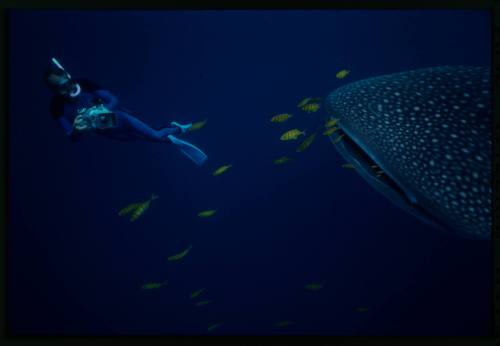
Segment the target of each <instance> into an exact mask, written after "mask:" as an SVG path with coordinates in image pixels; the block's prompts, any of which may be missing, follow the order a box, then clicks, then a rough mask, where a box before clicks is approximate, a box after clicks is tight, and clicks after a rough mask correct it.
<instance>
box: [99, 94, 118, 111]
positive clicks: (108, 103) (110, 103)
mask: <svg viewBox="0 0 500 346" xmlns="http://www.w3.org/2000/svg"><path fill="white" fill-rule="evenodd" d="M94 94H95V95H96V96H97V98H98V99H100V101H102V103H103V104H104V106H105V107H106V108H107V109H109V110H113V109H115V108H116V107H117V106H118V98H117V97H116V96H115V95H113V94H112V93H111V92H109V91H108V90H104V89H100V90H96V91H95V92H94Z"/></svg>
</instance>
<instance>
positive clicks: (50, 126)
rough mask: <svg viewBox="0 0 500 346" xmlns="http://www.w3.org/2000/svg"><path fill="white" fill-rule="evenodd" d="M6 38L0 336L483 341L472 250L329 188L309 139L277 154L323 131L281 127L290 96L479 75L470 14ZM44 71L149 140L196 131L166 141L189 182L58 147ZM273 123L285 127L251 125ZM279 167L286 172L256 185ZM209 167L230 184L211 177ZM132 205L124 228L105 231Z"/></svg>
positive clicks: (89, 28)
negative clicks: (157, 284) (177, 142)
mask: <svg viewBox="0 0 500 346" xmlns="http://www.w3.org/2000/svg"><path fill="white" fill-rule="evenodd" d="M9 20H10V24H9V29H10V60H9V63H10V68H9V72H10V78H11V79H10V88H9V91H10V99H9V100H10V114H9V115H8V118H9V123H10V128H9V136H10V140H9V145H10V147H9V154H10V160H9V163H10V171H9V179H10V180H9V187H10V200H9V201H10V204H9V208H10V209H9V217H10V219H9V224H10V229H9V234H8V322H9V330H10V332H11V333H12V334H15V335H26V334H27V335H46V334H71V335H74V334H76V335H108V334H114V335H116V334H141V335H152V334H154V335H171V334H200V333H207V331H206V330H207V327H208V326H209V325H211V324H214V323H218V322H224V325H223V326H221V327H220V328H218V329H216V330H214V331H213V332H212V333H213V334H329V335H353V334H354V335H486V334H488V333H491V316H492V314H491V310H490V309H491V304H492V302H491V278H490V272H491V251H490V250H491V248H490V247H491V245H490V242H488V241H471V240H466V239H461V238H457V237H454V236H451V235H449V234H446V233H444V232H440V231H439V230H436V229H433V228H431V227H429V226H427V225H425V224H423V223H421V222H420V221H419V220H417V219H415V218H414V217H412V216H410V215H408V214H406V213H404V212H403V211H401V210H400V209H398V208H397V207H396V206H394V205H392V204H391V203H390V202H389V201H388V200H386V199H385V197H383V196H382V195H380V194H379V193H377V192H376V191H375V190H373V189H372V188H371V187H370V186H369V185H368V184H367V183H366V182H365V181H363V180H362V178H361V177H360V176H359V175H357V174H356V172H354V171H351V170H345V169H342V168H341V164H342V163H344V161H343V160H342V158H341V157H340V154H339V153H337V152H336V150H335V149H334V147H333V145H332V144H331V143H330V142H329V141H328V139H327V137H325V136H319V137H318V138H317V139H316V141H315V142H314V143H313V144H312V145H311V147H310V148H309V149H308V150H307V151H305V152H304V153H295V149H296V146H297V143H289V142H282V141H280V140H279V137H280V135H281V134H282V133H283V132H284V131H285V130H287V129H289V128H292V127H298V128H303V129H306V132H309V133H311V131H314V130H315V129H316V127H317V126H319V125H320V124H321V123H322V122H323V120H324V118H325V117H326V114H325V111H324V109H320V110H319V111H318V112H317V113H312V114H306V113H304V112H302V111H300V110H299V109H298V108H297V107H296V104H297V103H298V102H299V101H300V100H301V99H302V98H304V97H307V96H318V97H326V95H327V94H328V93H329V92H331V91H333V90H334V89H335V88H337V87H339V86H342V85H345V84H346V83H349V82H352V81H356V80H360V79H363V78H368V77H373V76H378V75H382V74H388V73H393V72H400V71H405V70H411V69H416V68H422V67H432V66H439V65H490V54H491V52H490V40H491V36H490V17H489V14H488V13H487V12H482V11H333V10H332V11H205V12H203V11H199V12H198V11H172V12H166V11H165V12H160V11H155V12H153V11H151V12H128V11H108V12H106V11H102V12H93V11H78V12H72V11H64V12H59V11H21V10H17V11H12V12H10V16H9ZM53 56H55V57H57V58H58V59H59V60H60V61H61V63H62V64H63V65H64V66H65V67H66V68H67V69H68V70H69V71H70V73H71V74H72V75H73V76H74V77H83V78H88V79H91V80H93V81H95V82H98V83H100V84H101V85H104V86H105V87H107V88H108V89H110V90H111V91H112V92H114V93H115V94H116V95H117V96H118V97H119V98H120V99H121V102H122V103H123V105H125V106H126V107H127V108H129V109H131V110H133V111H134V113H135V114H137V116H138V117H140V118H141V119H142V120H144V121H145V122H147V123H149V124H151V125H152V126H158V125H162V124H165V123H166V122H170V121H171V120H177V121H179V122H190V121H199V120H203V119H205V118H207V119H208V122H207V124H206V126H205V127H204V128H203V129H202V130H200V131H198V132H192V133H190V134H188V135H186V136H184V138H185V139H186V140H189V141H192V142H193V143H194V144H196V145H197V146H199V147H200V148H202V149H203V150H204V151H205V152H206V153H207V154H208V156H209V160H208V161H207V163H206V165H205V166H203V167H201V168H198V167H196V166H195V165H194V164H193V163H192V162H190V161H189V160H188V159H186V158H185V157H183V156H182V155H181V154H180V153H179V152H177V151H176V149H175V148H174V147H173V146H169V145H165V144H156V143H121V142H112V141H109V140H106V139H104V138H96V137H91V138H88V140H86V141H83V142H80V143H70V142H69V141H68V139H67V138H66V137H65V135H64V133H63V132H62V131H61V130H60V129H59V128H58V127H57V124H56V122H55V121H54V120H53V119H51V117H50V116H49V113H48V103H49V99H50V96H51V94H50V91H49V90H48V89H47V88H46V87H45V85H44V84H43V82H42V79H41V76H42V73H43V70H44V68H45V67H46V66H48V63H49V61H50V58H51V57H53ZM344 68H346V69H349V70H351V74H350V75H349V76H348V77H346V78H345V79H343V80H340V79H337V78H335V74H336V73H337V72H338V71H339V70H340V69H344ZM285 112H288V113H293V114H294V117H293V118H292V119H291V120H289V122H288V123H284V124H273V123H271V122H270V121H269V119H270V117H271V116H272V115H274V114H277V113H285ZM285 154H286V155H290V156H292V157H294V158H295V161H294V162H292V163H290V164H288V165H283V166H276V165H274V164H273V160H274V159H275V158H277V157H279V156H282V155H285ZM223 164H232V165H233V167H232V168H231V169H230V170H229V171H228V172H227V173H225V174H223V175H221V176H217V177H214V176H212V172H213V171H214V170H215V169H216V168H217V167H219V166H221V165H223ZM152 193H156V194H158V195H159V199H158V200H156V201H153V202H152V204H151V207H150V209H149V210H147V211H146V212H145V213H144V215H143V216H142V217H141V218H140V219H138V220H137V221H136V222H135V223H131V222H130V221H128V219H126V218H124V217H119V216H118V215H117V212H118V210H120V209H121V208H123V207H124V206H126V205H128V204H130V203H134V202H141V201H144V200H146V199H148V198H149V197H150V195H151V194H152ZM216 208H218V213H217V214H216V215H215V216H213V217H212V218H208V219H201V218H199V217H197V213H198V212H199V211H201V210H205V209H216ZM189 245H193V248H192V250H191V252H189V254H188V255H187V256H186V257H185V258H184V259H182V260H181V261H178V262H169V261H167V258H168V257H169V256H171V255H173V254H175V253H179V252H181V251H182V250H184V249H185V248H187V247H188V246H189ZM164 280H168V285H167V286H164V287H162V288H160V289H158V290H152V291H145V290H142V289H141V286H142V285H143V284H144V283H146V282H150V281H164ZM308 283H322V284H323V285H324V288H323V289H321V290H319V291H316V292H311V291H308V290H306V289H305V288H304V286H305V285H306V284H308ZM203 287H205V288H206V291H205V292H204V293H203V294H202V295H201V296H200V298H199V299H198V300H203V299H212V300H213V302H212V303H211V304H209V305H207V306H204V307H196V306H194V303H193V300H192V299H190V298H189V294H190V293H191V292H193V291H195V290H197V289H199V288H203ZM356 307H367V308H369V310H368V311H367V312H364V313H361V312H357V311H355V310H354V309H355V308H356ZM281 320H291V321H293V322H294V324H292V325H290V326H287V327H283V328H279V327H275V326H274V323H276V322H277V321H281Z"/></svg>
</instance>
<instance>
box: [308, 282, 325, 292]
mask: <svg viewBox="0 0 500 346" xmlns="http://www.w3.org/2000/svg"><path fill="white" fill-rule="evenodd" d="M306 288H307V289H308V290H310V291H317V290H320V289H322V288H323V285H321V284H308V285H306Z"/></svg>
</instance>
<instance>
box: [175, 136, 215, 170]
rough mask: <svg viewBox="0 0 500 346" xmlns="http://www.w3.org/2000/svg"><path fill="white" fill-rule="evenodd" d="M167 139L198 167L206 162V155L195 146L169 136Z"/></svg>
mask: <svg viewBox="0 0 500 346" xmlns="http://www.w3.org/2000/svg"><path fill="white" fill-rule="evenodd" d="M168 138H169V139H170V140H171V141H172V143H173V144H175V145H176V146H177V148H179V150H180V151H181V152H182V153H183V154H184V155H186V156H187V157H189V158H190V159H191V160H193V161H194V163H196V164H197V165H198V166H201V165H202V164H203V163H205V161H206V160H207V158H208V157H207V155H205V153H204V152H203V151H201V150H200V149H198V148H197V147H196V146H194V145H193V144H191V143H188V142H186V141H183V140H181V139H179V138H177V137H174V136H172V135H169V136H168Z"/></svg>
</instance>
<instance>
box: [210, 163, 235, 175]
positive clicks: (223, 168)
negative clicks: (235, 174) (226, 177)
mask: <svg viewBox="0 0 500 346" xmlns="http://www.w3.org/2000/svg"><path fill="white" fill-rule="evenodd" d="M231 167H233V165H224V166H222V167H219V168H217V169H216V170H215V171H214V172H213V173H212V175H214V176H215V175H221V174H222V173H224V172H225V171H227V170H228V169H229V168H231Z"/></svg>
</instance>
